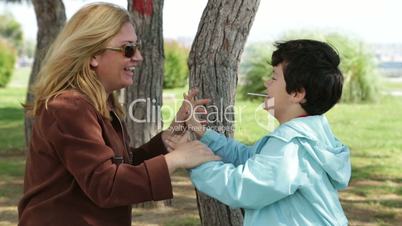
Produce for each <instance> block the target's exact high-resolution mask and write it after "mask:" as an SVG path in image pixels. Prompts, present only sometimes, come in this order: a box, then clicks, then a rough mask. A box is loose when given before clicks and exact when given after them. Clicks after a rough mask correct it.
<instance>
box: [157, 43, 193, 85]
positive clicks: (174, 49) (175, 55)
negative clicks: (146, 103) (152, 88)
mask: <svg viewBox="0 0 402 226" xmlns="http://www.w3.org/2000/svg"><path fill="white" fill-rule="evenodd" d="M164 48H165V65H164V66H165V73H164V77H163V88H168V89H171V88H177V87H184V86H185V85H186V84H187V78H188V66H187V58H188V49H186V48H185V47H183V46H182V45H180V44H179V43H178V42H176V41H168V42H165V46H164Z"/></svg>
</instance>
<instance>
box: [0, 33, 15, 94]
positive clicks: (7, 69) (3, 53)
mask: <svg viewBox="0 0 402 226" xmlns="http://www.w3.org/2000/svg"><path fill="white" fill-rule="evenodd" d="M15 61H16V52H15V50H14V49H13V48H12V47H11V46H10V45H9V44H8V43H7V42H6V41H5V40H2V39H0V88H3V87H6V85H7V84H8V82H9V81H10V78H11V75H12V74H13V71H14V64H15Z"/></svg>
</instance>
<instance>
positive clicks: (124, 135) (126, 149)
mask: <svg viewBox="0 0 402 226" xmlns="http://www.w3.org/2000/svg"><path fill="white" fill-rule="evenodd" d="M111 112H113V115H114V116H116V118H117V121H119V124H120V129H121V134H122V136H123V146H124V150H125V151H126V153H127V155H128V158H129V159H128V161H129V163H130V164H131V159H130V158H131V155H130V153H129V151H128V148H127V143H126V139H125V138H126V134H125V133H124V129H123V124H122V123H121V120H120V118H119V116H118V115H117V114H116V112H114V111H113V110H112V111H111ZM122 157H123V162H124V155H123V156H122Z"/></svg>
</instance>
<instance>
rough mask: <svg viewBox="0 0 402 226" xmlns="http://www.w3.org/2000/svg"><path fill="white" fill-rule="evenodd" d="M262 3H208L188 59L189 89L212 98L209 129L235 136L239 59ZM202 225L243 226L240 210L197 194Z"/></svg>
mask: <svg viewBox="0 0 402 226" xmlns="http://www.w3.org/2000/svg"><path fill="white" fill-rule="evenodd" d="M259 2H260V1H259V0H209V1H208V3H207V6H206V8H205V10H204V12H203V15H202V18H201V21H200V24H199V27H198V31H197V35H196V37H195V40H194V42H193V45H192V47H191V51H190V56H189V61H188V64H189V68H190V87H198V88H199V90H200V93H199V98H209V99H211V102H210V104H209V105H208V106H207V110H208V116H207V118H206V119H207V120H208V126H209V127H210V128H212V129H215V130H217V131H219V132H221V133H224V134H225V135H226V136H233V132H234V128H233V126H234V125H233V123H234V120H235V117H234V108H233V106H234V102H235V93H236V86H237V73H238V67H239V62H240V56H241V54H242V52H243V49H244V45H245V43H246V39H247V36H248V34H249V32H250V28H251V26H252V23H253V21H254V17H255V14H256V12H257V9H258V6H259ZM197 204H198V209H199V214H200V219H201V223H202V225H208V226H215V225H219V226H226V225H228V226H234V225H242V224H243V216H242V213H241V210H240V209H230V208H229V207H227V206H225V205H223V204H221V203H219V202H218V201H216V200H214V199H212V198H210V197H208V196H206V195H204V194H202V193H200V192H198V191H197Z"/></svg>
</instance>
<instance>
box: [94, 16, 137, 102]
mask: <svg viewBox="0 0 402 226" xmlns="http://www.w3.org/2000/svg"><path fill="white" fill-rule="evenodd" d="M136 43H137V35H136V33H135V30H134V27H133V25H132V24H131V23H126V24H124V25H123V26H122V28H121V29H120V32H119V33H118V34H117V35H116V36H114V38H113V39H112V40H111V41H110V43H108V45H107V48H117V49H119V48H121V47H123V46H124V45H126V44H136ZM142 60H143V58H142V56H141V53H140V51H139V50H138V49H137V51H136V52H135V54H134V55H133V56H132V57H127V56H125V54H124V50H123V51H116V49H114V50H112V49H106V50H105V51H103V52H102V53H101V54H99V55H96V56H94V57H93V58H92V59H91V66H92V68H93V69H94V71H95V72H96V74H97V76H98V79H99V80H100V82H101V83H102V85H103V86H104V87H105V90H106V93H108V94H110V93H112V92H113V91H115V90H119V89H121V88H124V87H127V86H129V85H131V84H133V76H134V72H133V71H134V68H135V67H137V66H139V64H140V63H141V62H142Z"/></svg>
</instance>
